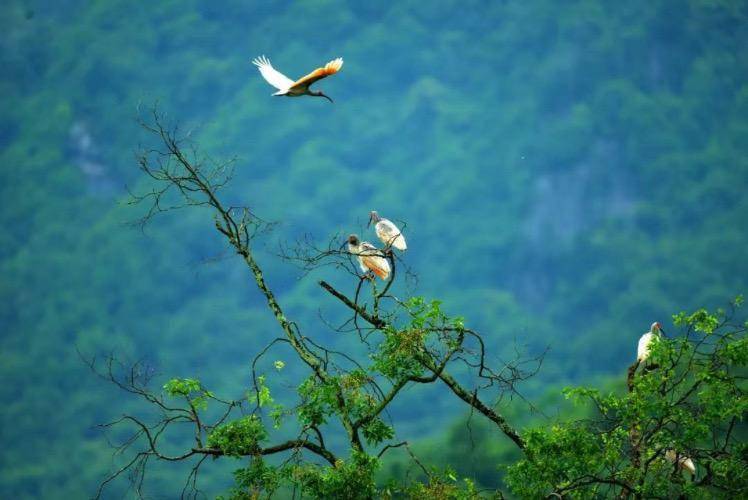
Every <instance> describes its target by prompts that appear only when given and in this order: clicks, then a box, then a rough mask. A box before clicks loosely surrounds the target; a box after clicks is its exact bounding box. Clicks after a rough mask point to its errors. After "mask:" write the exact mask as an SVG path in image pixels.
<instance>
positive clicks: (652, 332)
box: [636, 321, 662, 363]
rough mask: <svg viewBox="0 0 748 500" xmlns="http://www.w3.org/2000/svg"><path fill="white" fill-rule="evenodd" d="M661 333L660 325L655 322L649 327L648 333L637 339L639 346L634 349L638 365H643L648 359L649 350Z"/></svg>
mask: <svg viewBox="0 0 748 500" xmlns="http://www.w3.org/2000/svg"><path fill="white" fill-rule="evenodd" d="M660 332H662V325H660V323H659V322H657V321H655V322H654V323H652V326H650V327H649V331H648V332H646V333H645V334H644V335H642V336H641V338H640V339H639V345H638V347H637V349H636V359H637V360H638V361H639V363H643V362H644V361H646V360H647V358H648V357H649V349H650V346H651V345H652V342H654V339H655V338H657V337H659V336H660Z"/></svg>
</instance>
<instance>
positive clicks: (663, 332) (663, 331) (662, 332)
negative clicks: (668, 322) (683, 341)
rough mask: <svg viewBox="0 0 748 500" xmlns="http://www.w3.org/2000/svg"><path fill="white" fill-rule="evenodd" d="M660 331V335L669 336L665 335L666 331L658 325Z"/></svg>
mask: <svg viewBox="0 0 748 500" xmlns="http://www.w3.org/2000/svg"><path fill="white" fill-rule="evenodd" d="M660 333H661V334H662V336H663V337H665V338H669V337H668V336H667V333H665V330H663V329H662V327H660Z"/></svg>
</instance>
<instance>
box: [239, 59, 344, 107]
mask: <svg viewBox="0 0 748 500" xmlns="http://www.w3.org/2000/svg"><path fill="white" fill-rule="evenodd" d="M252 64H254V65H255V66H257V69H259V70H260V74H261V75H262V77H263V78H264V79H265V81H267V82H268V83H269V84H270V85H272V86H273V87H275V88H276V89H278V92H276V93H275V94H273V95H284V96H286V97H299V96H302V95H311V96H315V97H324V98H325V99H327V100H328V101H330V102H332V99H330V98H329V97H328V96H326V95H325V94H323V93H322V91H316V92H315V91H314V90H311V89H310V88H309V87H310V86H311V85H312V84H313V83H314V82H316V81H317V80H321V79H323V78H325V77H327V76H330V75H334V74H335V73H337V72H338V71H340V68H342V67H343V58H342V57H338V58H337V59H333V60H332V61H330V62H329V63H327V64H325V65H324V66H323V67H322V68H317V69H315V70H314V71H312V72H311V73H309V74H308V75H306V76H303V77H301V78H299V79H298V80H296V81H293V80H291V79H290V78H288V77H287V76H286V75H284V74H283V73H281V72H280V71H278V70H277V69H275V68H273V65H272V64H270V59H268V58H267V57H265V56H260V57H257V58H255V60H254V61H252Z"/></svg>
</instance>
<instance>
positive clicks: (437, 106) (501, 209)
mask: <svg viewBox="0 0 748 500" xmlns="http://www.w3.org/2000/svg"><path fill="white" fill-rule="evenodd" d="M427 5H428V6H427V7H426V6H425V4H424V3H423V2H417V1H404V2H397V3H392V4H390V5H388V6H376V5H374V4H371V3H370V2H354V3H351V4H349V3H346V2H338V1H316V2H273V3H272V5H271V4H270V3H269V2H262V3H257V4H256V5H248V3H247V2H243V1H225V2H198V1H180V2H177V1H164V2H158V3H154V5H146V4H145V3H141V4H137V5H136V4H133V3H132V2H124V1H111V2H86V1H82V0H64V1H54V2H53V1H49V0H27V1H17V0H10V1H7V2H4V3H3V4H2V6H0V28H1V31H2V33H3V34H2V35H0V46H1V47H2V50H1V51H0V67H2V77H0V96H2V97H1V98H0V165H1V167H0V200H2V205H1V207H2V209H1V210H0V224H2V227H3V228H4V231H2V232H0V276H2V279H0V325H1V326H2V329H1V331H2V334H0V360H1V361H0V378H1V379H2V380H3V383H2V384H0V400H1V401H2V404H3V410H2V412H1V413H0V435H1V437H2V442H3V446H2V450H1V451H0V494H1V495H0V496H3V497H10V496H12V497H14V498H31V497H36V498H41V497H43V498H63V497H68V498H82V497H87V496H90V495H91V493H92V491H93V488H94V486H95V484H96V482H97V481H98V480H99V479H100V477H101V475H102V473H103V471H105V470H106V468H107V467H108V466H109V461H108V457H109V455H110V451H111V450H110V449H109V447H108V445H107V443H106V442H105V441H104V440H103V439H102V437H101V435H100V433H99V432H98V431H97V430H96V429H93V428H92V427H93V426H94V425H95V424H97V423H100V422H103V421H105V420H106V419H107V418H112V417H116V416H118V415H119V414H121V413H122V412H123V411H124V407H125V405H133V404H135V403H133V402H131V401H129V400H123V399H122V398H121V396H120V395H119V394H117V393H116V392H114V391H112V390H110V389H109V388H108V387H106V385H105V384H103V383H102V382H101V381H99V380H97V379H96V378H95V377H94V376H93V375H92V374H91V373H90V372H89V371H88V370H87V368H86V367H85V366H84V364H83V363H82V361H81V360H80V358H79V356H78V353H77V351H76V348H77V349H78V350H80V351H81V352H83V353H86V354H94V353H104V352H115V353H117V354H118V355H119V356H121V357H123V358H126V359H131V360H135V359H141V358H145V359H147V360H148V361H149V362H150V363H152V364H153V365H155V366H156V367H157V369H158V370H159V372H161V373H164V374H166V375H174V376H197V377H200V378H201V379H202V380H203V381H204V382H206V383H207V384H208V385H209V386H210V387H212V388H214V389H215V390H216V391H224V392H227V393H233V394H241V392H240V391H241V390H242V387H244V386H245V385H246V384H247V383H248V380H249V374H248V362H249V360H250V359H251V357H252V355H253V354H254V353H255V352H256V351H257V349H258V348H259V346H261V345H263V343H265V342H267V341H268V340H269V339H271V338H272V337H273V335H274V330H273V328H274V326H273V323H272V320H271V317H270V315H269V314H268V313H267V311H266V310H265V309H264V306H263V304H262V301H261V300H260V297H259V296H258V294H257V293H256V291H255V289H254V288H253V285H252V283H250V281H249V280H248V279H247V274H246V271H245V269H244V268H243V267H242V265H241V263H240V262H238V261H237V259H235V258H233V256H232V255H231V254H230V253H228V251H227V249H226V248H225V247H223V246H222V244H221V241H220V239H219V238H218V237H217V236H216V235H215V234H214V229H213V225H212V222H211V220H210V218H209V216H208V215H207V214H204V213H201V212H200V211H199V210H197V211H194V210H188V211H181V212H175V213H173V214H170V215H166V216H163V217H159V218H158V219H156V220H155V221H154V222H153V224H151V225H150V226H148V227H146V228H145V230H144V231H141V230H140V229H138V228H137V227H133V226H132V225H129V224H127V222H128V221H133V220H135V219H137V217H138V216H139V215H140V214H141V212H140V211H139V209H137V208H132V207H130V206H128V205H126V200H127V191H126V189H125V186H129V187H131V188H133V189H138V187H141V188H143V187H144V186H145V185H144V180H143V179H142V178H141V176H140V174H139V171H138V169H137V165H136V162H135V159H134V154H133V153H134V151H135V150H136V149H137V147H138V144H139V143H141V142H143V141H144V140H145V136H144V133H143V131H142V130H141V129H140V128H139V127H138V125H137V123H136V118H137V116H138V109H139V107H141V108H142V107H146V108H147V106H149V105H150V104H152V103H154V102H158V103H159V107H160V109H162V110H164V111H166V112H167V113H168V116H169V118H170V119H172V120H173V121H174V122H176V123H179V124H180V127H181V128H182V129H183V130H190V131H191V135H192V137H193V138H194V139H195V141H196V142H197V143H198V144H199V145H200V146H201V148H202V149H203V150H205V151H206V152H208V153H210V154H211V155H213V156H216V157H230V156H236V157H237V158H238V161H237V168H236V173H235V176H234V180H233V183H232V185H231V187H230V189H229V190H228V191H227V192H226V193H225V196H226V197H227V198H228V199H229V200H230V201H231V202H232V203H233V204H248V205H249V206H251V207H252V209H253V211H254V212H256V213H257V214H259V215H261V216H262V217H263V218H265V219H269V220H274V221H278V222H280V224H279V226H278V227H277V228H276V230H275V232H274V233H273V234H272V235H269V236H268V237H267V238H266V239H265V240H263V241H264V244H265V250H264V251H263V253H262V254H261V256H260V259H261V261H262V264H263V265H264V266H266V268H267V274H268V280H269V283H270V285H271V286H272V287H273V288H274V289H275V290H276V292H277V294H278V295H279V298H280V300H281V301H282V302H283V303H284V304H286V309H287V312H288V313H289V315H290V316H292V317H294V318H295V319H296V320H297V321H298V322H299V324H300V325H301V326H302V328H304V329H305V331H306V332H307V335H310V336H312V337H314V338H317V339H320V340H321V341H325V342H328V343H329V344H331V345H336V346H338V347H340V348H343V349H345V348H348V347H349V346H350V345H351V344H352V339H345V338H341V336H340V335H339V334H334V333H330V332H329V331H327V329H326V328H325V325H324V324H323V323H322V322H321V321H320V319H319V317H318V313H319V312H320V309H321V312H322V313H323V314H324V315H326V317H334V316H335V314H340V311H339V310H338V309H337V307H336V304H331V303H330V302H329V300H327V298H326V297H325V296H324V294H323V292H322V291H321V290H319V289H318V287H317V286H316V284H315V277H320V276H323V277H324V278H325V279H328V280H330V281H332V282H336V283H337V285H338V286H341V287H342V288H345V287H348V288H351V287H353V286H354V284H352V283H351V284H347V283H346V280H347V277H346V276H342V275H336V273H335V271H334V270H332V269H325V270H321V271H319V272H318V273H317V274H314V275H311V276H306V277H304V278H303V279H300V277H301V273H300V271H299V270H298V269H296V268H294V267H293V266H292V265H290V264H289V263H288V262H284V261H282V260H280V259H278V258H277V256H276V255H275V254H276V253H277V251H278V244H279V243H280V242H287V241H293V240H295V239H297V238H299V237H302V236H303V235H304V234H306V233H309V234H311V235H312V237H313V238H314V239H315V240H316V241H319V242H322V243H324V242H326V241H327V240H328V239H329V238H330V237H331V236H333V235H335V234H337V233H340V234H348V233H349V232H351V231H361V229H362V226H363V225H364V224H365V223H366V217H367V214H368V211H369V210H371V209H377V210H379V211H380V213H381V214H382V215H383V216H385V217H389V218H391V219H393V220H400V221H405V222H407V237H408V242H409V247H410V249H409V250H408V252H407V254H406V255H405V260H406V262H407V263H408V265H410V266H411V267H412V270H413V272H414V273H415V274H417V275H418V281H417V284H414V285H413V286H414V291H415V292H416V293H418V294H421V295H424V296H427V297H434V298H439V299H441V300H443V301H444V303H445V307H446V308H447V310H449V311H450V312H451V313H453V314H459V315H462V316H465V317H466V318H467V323H468V324H469V325H470V326H472V327H473V328H475V329H477V330H481V331H483V332H485V333H486V335H487V337H488V338H490V339H491V341H492V342H493V352H494V353H495V356H496V358H497V359H506V357H508V356H511V354H512V353H513V352H514V349H515V345H516V346H519V347H520V348H522V349H525V350H526V351H527V352H528V353H531V354H533V353H538V352H541V351H542V350H543V349H545V348H546V347H549V348H550V351H549V353H548V355H547V357H546V362H545V366H544V367H543V371H542V372H541V374H540V375H539V376H538V378H537V379H536V382H535V384H534V386H531V387H529V388H528V391H529V392H530V393H535V394H539V393H540V392H541V387H542V386H544V385H548V384H553V385H556V384H561V383H564V382H566V381H585V382H589V381H592V382H594V380H595V378H596V377H600V376H607V375H616V374H620V373H622V371H623V370H624V367H625V366H627V365H628V363H629V362H630V360H631V359H632V357H633V356H634V353H635V344H636V340H637V339H638V337H639V335H640V334H641V332H643V331H644V330H645V329H646V328H647V327H648V326H649V324H650V323H651V322H652V321H654V320H656V319H659V320H660V321H662V322H663V323H665V325H666V327H667V324H668V319H669V315H670V314H671V313H674V312H676V311H679V310H683V309H690V308H693V307H697V306H709V307H713V306H719V305H723V304H724V303H726V301H727V300H728V299H730V298H731V297H732V296H734V295H735V294H736V293H739V292H741V291H746V290H748V286H747V285H748V260H746V257H745V255H746V248H748V225H747V223H746V221H748V197H746V196H745V190H746V187H748V118H747V117H748V83H747V82H748V52H746V50H745V47H747V46H748V4H746V3H745V2H732V1H714V0H691V1H688V2H682V3H678V4H677V5H676V3H675V2H667V1H643V0H635V1H631V2H623V3H622V2H613V1H605V2H587V1H575V2H568V3H565V4H564V5H563V6H561V5H560V4H559V3H557V2H552V1H548V0H535V1H532V2H518V1H507V2H475V1H473V2H470V1H460V2H457V1H443V2H429V3H428V4H427ZM260 54H266V55H268V56H269V57H271V59H272V61H273V63H274V64H275V66H276V67H277V68H278V69H280V70H281V71H283V72H284V73H287V74H288V75H289V76H291V77H296V76H299V75H303V74H305V73H306V72H308V71H310V70H311V69H313V68H314V67H316V66H317V65H321V64H323V63H324V62H326V61H328V60H330V59H332V58H334V57H338V56H342V57H344V58H345V66H344V67H343V70H342V72H341V73H340V74H338V75H336V76H335V77H333V78H330V79H327V80H324V81H322V82H320V83H319V84H318V86H319V87H320V88H322V89H324V90H325V92H326V93H327V94H329V95H330V96H331V97H332V98H333V99H335V104H334V105H330V103H329V102H327V101H325V100H323V99H313V98H303V99H285V98H283V99H278V98H271V97H270V94H271V93H272V91H273V90H272V88H271V87H269V86H268V85H267V84H266V83H265V82H264V81H263V80H262V79H261V77H260V75H259V74H258V73H257V71H256V68H255V67H254V66H252V65H251V64H250V63H249V61H250V59H251V58H253V57H255V56H257V55H260ZM407 292H408V289H407V288H406V287H405V286H404V285H400V288H399V289H398V293H402V294H404V293H407ZM427 397H428V395H427V394H425V393H424V394H422V393H415V392H414V394H413V395H412V398H413V400H418V399H419V398H421V399H425V398H427ZM453 403H454V402H453V401H451V400H450V399H448V398H446V397H445V398H440V399H438V400H434V398H429V401H428V405H429V406H426V407H425V408H428V411H427V412H424V411H423V408H424V405H420V407H418V406H416V407H405V406H403V407H401V408H399V409H397V410H396V411H397V412H396V414H395V415H394V418H395V419H396V423H398V429H404V432H405V435H404V436H403V437H405V438H409V439H410V438H411V437H413V436H416V437H427V436H424V432H425V431H427V430H428V429H429V428H431V429H435V428H438V427H434V426H433V425H430V426H426V425H424V423H427V422H430V423H434V425H437V424H438V425H448V424H449V423H450V422H452V420H453V419H454V418H455V417H456V416H457V415H455V412H454V411H453ZM454 407H455V408H456V406H454ZM400 423H402V425H399V424H400ZM516 424H517V425H519V426H521V425H522V422H521V421H520V422H516ZM172 472H173V471H172ZM170 477H172V476H168V475H164V476H163V477H157V478H156V479H155V481H156V483H157V484H156V489H160V491H162V492H163V494H164V495H165V497H167V498H168V497H170V496H171V495H170V494H169V493H170V492H173V485H172V484H170V482H169V478H170ZM207 481H208V488H207V491H209V492H212V493H215V492H216V491H219V492H220V491H221V488H222V485H223V484H224V483H221V481H222V479H221V478H219V477H217V475H216V477H213V476H210V475H209V476H208V477H207ZM211 488H213V489H212V490H211Z"/></svg>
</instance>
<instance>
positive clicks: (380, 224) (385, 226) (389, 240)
mask: <svg viewBox="0 0 748 500" xmlns="http://www.w3.org/2000/svg"><path fill="white" fill-rule="evenodd" d="M372 221H376V224H375V225H374V231H375V232H376V233H377V238H379V240H380V241H381V242H382V243H384V245H385V247H386V248H389V247H393V248H397V249H398V250H400V251H405V250H407V249H408V245H407V243H405V236H403V233H401V232H400V229H398V227H397V226H396V225H395V224H394V223H393V222H392V221H391V220H389V219H385V218H383V217H380V216H379V214H378V213H377V212H376V211H372V212H371V213H370V217H369V223H370V224H371V222H372Z"/></svg>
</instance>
